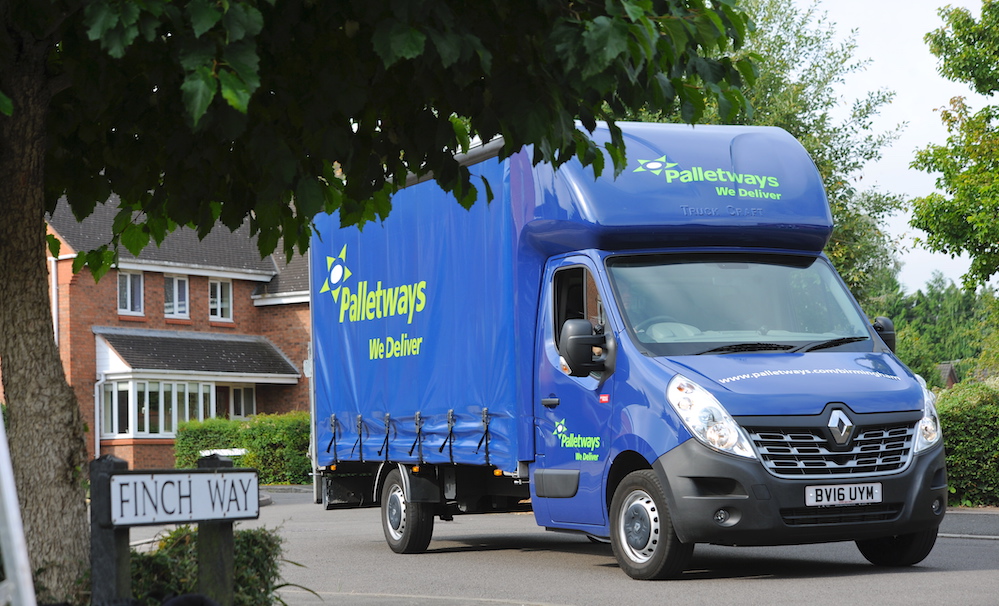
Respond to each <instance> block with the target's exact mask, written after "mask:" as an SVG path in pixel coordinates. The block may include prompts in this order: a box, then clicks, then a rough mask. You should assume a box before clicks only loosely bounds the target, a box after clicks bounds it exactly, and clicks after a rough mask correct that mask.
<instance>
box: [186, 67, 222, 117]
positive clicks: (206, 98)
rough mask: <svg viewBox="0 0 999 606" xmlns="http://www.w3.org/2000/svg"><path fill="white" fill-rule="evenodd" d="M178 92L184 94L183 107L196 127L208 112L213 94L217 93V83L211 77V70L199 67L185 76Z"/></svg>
mask: <svg viewBox="0 0 999 606" xmlns="http://www.w3.org/2000/svg"><path fill="white" fill-rule="evenodd" d="M180 90H181V91H182V92H183V93H184V107H185V108H186V109H187V114H188V115H189V116H190V117H191V120H192V121H193V123H194V125H195V126H197V125H198V122H200V121H201V118H202V117H203V116H204V115H205V112H207V111H208V106H209V105H211V102H212V99H214V98H215V93H217V92H218V82H217V81H216V80H215V78H214V77H213V76H212V73H211V70H209V69H208V68H207V67H199V68H198V69H197V71H195V72H193V73H190V74H187V76H186V77H185V78H184V83H183V84H181V85H180Z"/></svg>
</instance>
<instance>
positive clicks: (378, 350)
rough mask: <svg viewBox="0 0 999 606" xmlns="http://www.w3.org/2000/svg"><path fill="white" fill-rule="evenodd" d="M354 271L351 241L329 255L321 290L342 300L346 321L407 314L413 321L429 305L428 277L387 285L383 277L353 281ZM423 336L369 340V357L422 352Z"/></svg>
mask: <svg viewBox="0 0 999 606" xmlns="http://www.w3.org/2000/svg"><path fill="white" fill-rule="evenodd" d="M353 275H354V274H353V272H351V271H350V268H349V267H348V266H347V245H346V244H344V246H343V248H342V249H340V254H338V255H337V256H335V257H329V256H328V257H326V281H325V282H324V283H323V286H322V288H321V289H319V293H320V294H323V293H330V296H331V297H333V301H334V302H335V303H337V304H338V312H339V313H338V314H337V316H338V318H339V322H340V323H341V324H343V323H345V322H362V321H366V320H381V319H387V318H396V317H398V318H400V319H401V318H405V320H406V324H412V323H413V315H414V314H417V313H419V312H421V311H423V310H424V309H426V307H427V292H426V291H427V281H426V280H420V281H418V282H412V283H409V284H400V285H397V286H384V285H383V284H382V281H381V280H377V281H375V282H374V286H372V285H371V283H370V282H369V281H368V280H359V281H354V282H350V284H348V282H349V281H350V278H351V277H352V276H353ZM422 345H423V337H413V336H411V335H409V334H408V333H405V332H403V333H401V334H398V335H394V336H389V337H385V338H384V339H382V338H380V337H376V338H373V339H369V340H368V357H369V359H372V360H375V359H383V358H401V357H404V356H416V355H419V354H420V349H421V347H422Z"/></svg>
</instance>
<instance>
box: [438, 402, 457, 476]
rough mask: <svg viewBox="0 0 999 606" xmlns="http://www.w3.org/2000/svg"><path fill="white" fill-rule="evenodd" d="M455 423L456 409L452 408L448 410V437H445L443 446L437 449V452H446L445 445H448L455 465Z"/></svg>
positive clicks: (449, 455)
mask: <svg viewBox="0 0 999 606" xmlns="http://www.w3.org/2000/svg"><path fill="white" fill-rule="evenodd" d="M454 423H455V419H454V409H453V408H452V409H450V410H448V411H447V437H446V438H444V443H443V444H441V447H440V448H438V449H437V452H444V447H445V446H447V447H448V449H447V452H448V457H449V458H450V459H451V464H452V465H454Z"/></svg>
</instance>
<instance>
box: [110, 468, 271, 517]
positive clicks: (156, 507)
mask: <svg viewBox="0 0 999 606" xmlns="http://www.w3.org/2000/svg"><path fill="white" fill-rule="evenodd" d="M259 516H260V486H259V483H258V480H257V472H256V471H255V470H232V471H224V472H219V471H215V470H212V471H200V470H199V471H195V470H191V471H190V472H167V473H117V474H114V475H112V476H111V524H112V525H113V526H143V525H152V524H176V523H179V524H187V523H190V522H205V521H210V520H245V519H256V518H258V517H259Z"/></svg>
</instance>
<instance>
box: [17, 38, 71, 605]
mask: <svg viewBox="0 0 999 606" xmlns="http://www.w3.org/2000/svg"><path fill="white" fill-rule="evenodd" d="M12 39H13V41H14V44H13V48H12V49H11V50H12V54H11V55H9V56H6V57H3V61H2V62H0V90H3V91H4V92H5V93H6V94H7V95H8V96H9V97H11V99H12V100H13V105H14V111H13V115H11V116H9V117H8V116H4V115H0V371H2V377H3V391H4V394H5V397H6V399H7V405H8V409H9V413H10V418H9V423H10V425H9V427H8V430H7V433H8V435H9V437H10V447H11V457H12V459H13V466H14V480H15V482H16V484H17V491H18V498H19V501H20V504H21V516H22V518H23V521H24V531H25V537H26V539H27V543H28V551H29V555H30V557H31V565H32V568H33V570H32V573H33V575H34V578H35V585H36V588H37V590H38V591H39V599H40V600H43V601H70V600H74V597H73V596H74V594H77V595H78V594H79V592H80V589H81V586H80V585H79V582H80V581H81V580H82V579H83V573H84V572H85V571H87V570H88V569H89V525H88V518H87V507H86V500H85V492H84V483H85V480H86V472H87V468H86V467H85V464H86V458H87V455H86V448H85V444H84V431H85V430H84V424H83V421H82V419H81V415H80V410H79V407H78V404H77V401H76V397H75V396H74V394H73V390H72V389H71V388H70V387H69V385H68V384H67V383H66V377H65V374H64V372H63V368H62V362H61V360H60V358H59V350H58V347H57V346H56V344H55V340H54V338H53V332H52V316H51V311H50V309H51V307H50V302H49V293H48V276H47V271H46V240H45V202H44V183H45V166H44V165H45V145H46V126H45V121H46V119H47V115H48V105H49V101H50V93H49V91H48V88H47V87H48V82H47V76H46V69H45V68H46V66H45V60H46V57H47V55H48V52H49V50H50V48H51V41H49V42H45V41H39V40H36V39H33V38H31V37H30V36H24V37H20V38H19V37H17V34H16V33H15V34H13V36H12ZM75 599H79V598H78V597H77V598H75Z"/></svg>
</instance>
